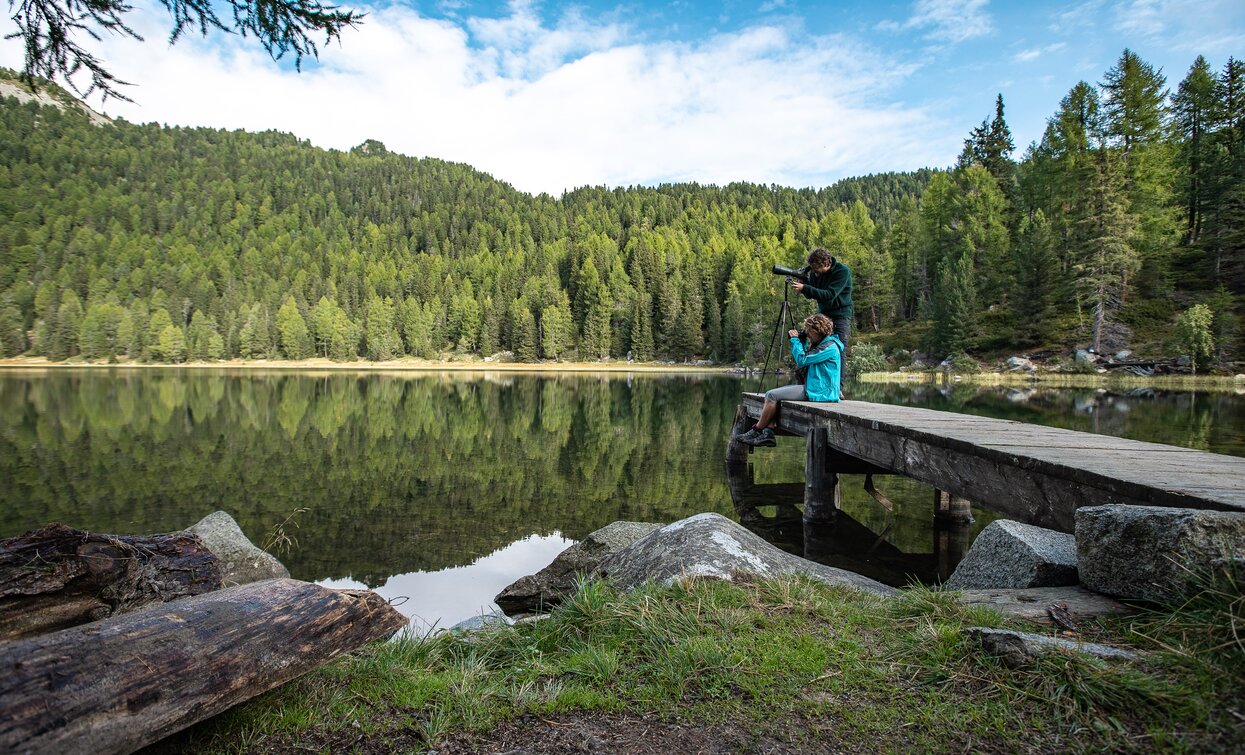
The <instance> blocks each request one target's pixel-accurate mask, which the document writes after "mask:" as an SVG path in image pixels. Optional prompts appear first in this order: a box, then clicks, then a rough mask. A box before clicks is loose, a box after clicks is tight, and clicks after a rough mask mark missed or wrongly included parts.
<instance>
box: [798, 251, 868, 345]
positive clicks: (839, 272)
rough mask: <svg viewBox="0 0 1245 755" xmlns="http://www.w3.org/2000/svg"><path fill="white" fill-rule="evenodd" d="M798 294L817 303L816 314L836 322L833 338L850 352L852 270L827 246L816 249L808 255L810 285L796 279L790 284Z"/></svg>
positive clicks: (852, 308)
mask: <svg viewBox="0 0 1245 755" xmlns="http://www.w3.org/2000/svg"><path fill="white" fill-rule="evenodd" d="M791 287H792V288H794V289H795V292H796V293H797V294H800V295H802V296H806V297H808V298H809V299H815V300H816V301H817V311H818V312H820V313H821V314H823V315H825V316H826V317H829V318H830V322H832V323H834V335H836V336H838V337H839V340H840V341H842V342H843V348H844V349H847V347H848V346H849V345H850V341H851V338H852V315H853V314H855V307H854V306H853V305H852V271H851V269H850V268H848V267H847V265H844V264H843V263H842V262H840V261H838V260H836V259H835V258H834V257H831V256H830V252H828V251H826V249H825V247H820V246H819V247H817V248H816V249H814V250H813V251H811V252H809V255H808V283H805V282H804V281H801V280H797V281H795V282H794V283H792V284H791Z"/></svg>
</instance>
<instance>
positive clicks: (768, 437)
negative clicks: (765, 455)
mask: <svg viewBox="0 0 1245 755" xmlns="http://www.w3.org/2000/svg"><path fill="white" fill-rule="evenodd" d="M739 440H740V441H741V442H743V443H747V444H748V445H750V446H776V445H778V441H776V440H774V430H773V428H769V427H767V428H765V429H764V430H762V431H761V432H759V433H756V434H755V435H754V436H753V437H751V438H746V437H745V438H740V439H739Z"/></svg>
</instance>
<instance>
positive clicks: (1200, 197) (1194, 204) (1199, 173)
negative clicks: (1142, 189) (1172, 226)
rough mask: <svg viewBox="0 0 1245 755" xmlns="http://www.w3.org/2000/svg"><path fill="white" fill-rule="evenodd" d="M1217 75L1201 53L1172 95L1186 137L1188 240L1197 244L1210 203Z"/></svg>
mask: <svg viewBox="0 0 1245 755" xmlns="http://www.w3.org/2000/svg"><path fill="white" fill-rule="evenodd" d="M1215 107H1216V102H1215V76H1214V73H1212V72H1211V70H1210V64H1209V63H1207V62H1206V58H1204V57H1202V56H1201V55H1199V56H1197V60H1195V61H1194V62H1193V65H1192V66H1191V67H1190V68H1189V73H1188V75H1186V76H1185V78H1184V81H1182V82H1180V86H1179V87H1177V89H1176V94H1175V96H1174V97H1173V98H1172V116H1173V121H1174V124H1175V126H1176V128H1177V130H1178V132H1179V134H1180V135H1181V136H1182V137H1183V141H1182V142H1181V146H1180V151H1181V153H1182V155H1183V158H1184V167H1185V170H1184V176H1183V178H1184V195H1185V201H1184V204H1185V237H1184V240H1185V243H1186V244H1195V243H1197V241H1198V239H1199V238H1200V237H1201V233H1202V216H1203V211H1204V210H1203V208H1204V205H1205V203H1206V188H1205V176H1204V175H1203V170H1204V169H1205V167H1206V159H1207V152H1208V148H1209V146H1210V145H1209V143H1208V142H1209V140H1208V138H1207V137H1208V132H1209V131H1211V130H1212V129H1213V128H1214V121H1215V116H1216V113H1215Z"/></svg>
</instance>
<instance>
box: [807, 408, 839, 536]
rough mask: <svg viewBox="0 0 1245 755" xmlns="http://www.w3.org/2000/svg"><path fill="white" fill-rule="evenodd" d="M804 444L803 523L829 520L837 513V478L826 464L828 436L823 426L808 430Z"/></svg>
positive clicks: (828, 448)
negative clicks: (805, 451)
mask: <svg viewBox="0 0 1245 755" xmlns="http://www.w3.org/2000/svg"><path fill="white" fill-rule="evenodd" d="M804 444H805V448H806V449H807V453H806V455H805V457H804V521H806V522H826V521H830V520H831V519H833V518H834V516H835V512H837V511H838V510H839V476H838V475H837V474H835V473H834V471H833V470H831V469H830V464H829V456H830V433H829V431H828V430H827V429H826V428H824V427H819V428H813V429H810V430H809V431H808V434H807V435H806V436H805V440H804Z"/></svg>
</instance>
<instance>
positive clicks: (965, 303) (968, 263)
mask: <svg viewBox="0 0 1245 755" xmlns="http://www.w3.org/2000/svg"><path fill="white" fill-rule="evenodd" d="M973 278H974V275H973V261H972V255H971V253H970V252H969V250H968V249H967V248H965V249H963V250H962V251H961V252H960V253H959V254H958V255H954V256H950V257H945V258H943V260H942V261H941V262H939V263H938V276H937V278H936V280H935V284H934V301H933V310H934V312H933V314H934V318H933V319H934V322H933V326H934V327H933V331H932V333H931V334H930V337H931V343H932V345H933V347H934V349H935V351H936V352H937V353H938V354H939V355H942V356H950V355H955V354H958V353H961V352H963V351H964V350H965V349H967V348H968V346H969V341H970V339H971V338H972V337H973V334H974V330H975V325H976V322H975V317H974V315H975V310H976V293H975V292H974V290H973Z"/></svg>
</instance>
